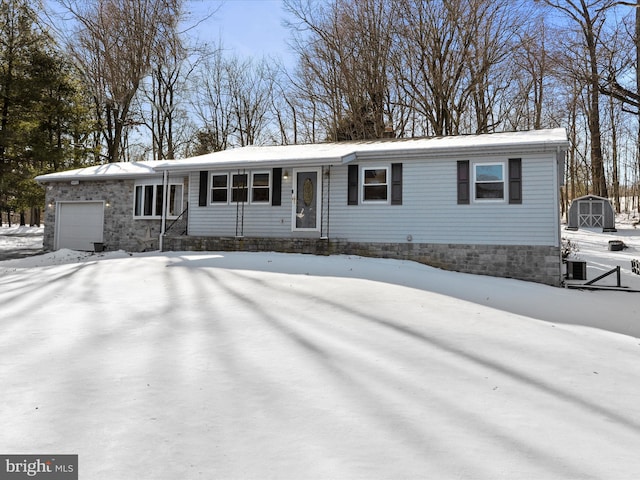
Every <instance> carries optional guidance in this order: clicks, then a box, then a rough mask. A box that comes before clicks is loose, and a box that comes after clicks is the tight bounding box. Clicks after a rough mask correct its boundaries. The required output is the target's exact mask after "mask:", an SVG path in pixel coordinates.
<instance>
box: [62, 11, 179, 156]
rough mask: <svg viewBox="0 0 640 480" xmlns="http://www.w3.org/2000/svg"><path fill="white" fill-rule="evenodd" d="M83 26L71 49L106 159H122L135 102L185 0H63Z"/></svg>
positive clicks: (75, 35) (78, 30) (173, 30)
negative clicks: (87, 90)
mask: <svg viewBox="0 0 640 480" xmlns="http://www.w3.org/2000/svg"><path fill="white" fill-rule="evenodd" d="M59 2H60V3H61V4H62V5H63V6H64V7H66V9H67V10H68V11H69V12H71V13H72V15H73V17H74V19H75V20H76V21H77V24H76V25H77V28H76V29H75V30H74V34H73V36H72V37H71V39H70V44H71V51H72V52H73V54H74V56H75V58H76V60H77V61H78V64H79V66H80V68H81V70H82V72H83V74H84V78H85V81H86V82H87V84H88V85H89V86H90V89H91V92H92V95H93V97H94V103H95V109H96V111H95V113H96V117H97V118H98V120H99V126H100V131H101V134H102V140H103V141H104V142H105V145H106V160H107V161H108V162H115V161H119V160H120V159H121V158H122V157H123V144H124V140H125V138H126V133H127V130H128V128H129V127H131V126H132V123H133V122H132V120H133V116H132V112H131V108H132V104H133V101H134V98H135V96H136V94H137V93H138V90H139V88H140V86H141V83H142V81H143V79H144V78H145V77H147V76H148V75H149V74H150V73H151V70H152V65H153V63H154V61H155V60H156V59H157V58H158V55H159V54H160V52H164V51H166V48H165V44H166V42H167V40H168V39H172V38H174V36H175V30H176V25H177V22H178V19H179V14H180V4H181V0H160V1H156V0H59Z"/></svg>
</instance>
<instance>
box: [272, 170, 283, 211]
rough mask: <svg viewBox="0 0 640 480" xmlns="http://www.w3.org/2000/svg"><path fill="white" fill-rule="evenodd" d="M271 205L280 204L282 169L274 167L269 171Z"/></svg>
mask: <svg viewBox="0 0 640 480" xmlns="http://www.w3.org/2000/svg"><path fill="white" fill-rule="evenodd" d="M271 205H273V206H274V207H277V206H280V205H282V169H281V168H274V169H273V171H272V172H271Z"/></svg>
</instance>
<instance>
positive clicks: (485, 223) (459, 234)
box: [189, 151, 560, 246]
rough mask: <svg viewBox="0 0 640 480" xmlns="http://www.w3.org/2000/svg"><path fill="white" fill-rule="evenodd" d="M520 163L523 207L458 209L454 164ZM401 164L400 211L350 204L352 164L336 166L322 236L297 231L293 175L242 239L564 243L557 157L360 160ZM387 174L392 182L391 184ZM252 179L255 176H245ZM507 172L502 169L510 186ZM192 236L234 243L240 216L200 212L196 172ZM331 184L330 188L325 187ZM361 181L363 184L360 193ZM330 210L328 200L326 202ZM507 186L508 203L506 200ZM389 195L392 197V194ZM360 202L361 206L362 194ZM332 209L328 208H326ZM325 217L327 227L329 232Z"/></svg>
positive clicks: (232, 210)
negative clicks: (275, 201) (279, 200)
mask: <svg viewBox="0 0 640 480" xmlns="http://www.w3.org/2000/svg"><path fill="white" fill-rule="evenodd" d="M513 157H518V158H522V198H523V201H522V204H518V205H510V204H509V203H508V202H506V201H501V202H495V201H494V202H491V201H488V202H473V201H472V203H471V204H469V205H458V203H457V168H456V165H457V160H469V161H470V165H471V168H473V165H474V164H476V163H489V164H491V163H497V162H499V163H504V164H505V165H506V164H508V159H509V158H513ZM393 163H402V165H403V175H402V178H403V185H402V191H403V198H402V205H391V204H389V203H388V202H378V203H376V202H362V203H360V204H359V205H347V185H348V183H347V171H348V166H347V165H339V166H332V167H331V172H330V174H329V175H326V171H325V172H323V175H322V178H323V180H322V182H323V183H322V191H323V194H322V197H323V199H324V200H323V201H324V203H323V206H322V209H323V211H322V219H323V221H322V228H321V232H295V231H294V232H292V229H291V221H292V220H291V216H292V215H291V212H292V206H291V202H290V201H287V198H288V195H287V193H284V192H291V189H292V176H290V177H289V178H288V179H285V178H283V179H282V192H283V201H282V205H281V206H272V205H270V204H251V203H245V204H244V210H243V214H242V215H243V220H242V229H241V233H242V235H244V236H246V237H251V236H253V237H260V236H262V237H280V238H296V237H313V236H315V237H316V238H317V237H319V236H320V235H327V234H328V237H329V238H330V239H342V240H347V241H352V242H389V243H395V242H397V243H407V241H408V240H407V238H408V237H409V236H410V238H411V241H412V242H413V243H441V244H446V243H451V244H488V245H489V244H490V245H551V246H557V245H558V244H559V237H560V235H559V218H558V207H557V205H558V193H557V190H558V188H559V186H558V183H557V177H556V175H557V165H556V154H555V152H550V153H545V154H536V155H524V154H523V152H518V151H514V152H511V153H510V154H509V155H504V156H501V157H495V156H493V157H481V156H472V155H465V156H462V157H460V158H457V157H455V156H449V157H448V158H442V159H437V158H435V159H434V158H429V159H424V160H421V159H419V158H416V157H412V158H403V157H402V156H400V155H396V156H390V155H388V154H387V155H385V156H384V157H382V156H381V157H380V158H377V159H372V160H371V161H358V164H359V167H360V172H362V168H373V169H376V168H379V167H380V165H389V166H390V165H391V164H393ZM390 172H391V170H390V169H389V171H388V173H387V183H389V182H390V180H391V179H390ZM247 173H248V174H250V173H251V172H247ZM507 174H508V173H507V171H506V167H505V171H504V175H505V183H506V176H507ZM190 180H191V185H193V188H192V189H191V192H190V205H192V207H191V208H190V209H189V234H190V235H204V236H234V235H235V234H236V232H237V231H238V230H237V228H236V226H237V221H236V219H237V218H238V216H237V215H240V212H242V206H241V205H240V206H239V205H238V204H236V203H235V202H230V203H229V205H226V206H223V207H213V206H208V207H198V206H197V205H198V188H197V185H198V181H199V179H198V173H197V172H194V173H193V174H192V175H191V178H190ZM329 181H330V182H331V185H330V188H329V186H328V182H329ZM362 184H363V180H362V178H360V179H359V186H360V188H362ZM329 192H330V196H331V198H330V199H329V203H328V204H327V197H328V195H329ZM507 193H508V192H507V191H506V187H505V197H506V195H507ZM388 195H390V194H388ZM359 198H360V199H362V192H360V195H359ZM327 207H328V208H327ZM327 212H328V215H329V225H328V226H327Z"/></svg>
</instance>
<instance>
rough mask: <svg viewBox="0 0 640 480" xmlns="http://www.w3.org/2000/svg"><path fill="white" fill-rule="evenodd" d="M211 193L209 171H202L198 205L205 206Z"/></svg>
mask: <svg viewBox="0 0 640 480" xmlns="http://www.w3.org/2000/svg"><path fill="white" fill-rule="evenodd" d="M208 194H209V172H206V171H201V172H200V188H199V190H198V206H200V207H205V206H206V205H207V196H208Z"/></svg>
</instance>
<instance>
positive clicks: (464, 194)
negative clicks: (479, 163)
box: [458, 160, 470, 205]
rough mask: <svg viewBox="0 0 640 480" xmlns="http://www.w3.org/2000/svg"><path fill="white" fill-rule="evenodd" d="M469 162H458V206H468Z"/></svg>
mask: <svg viewBox="0 0 640 480" xmlns="http://www.w3.org/2000/svg"><path fill="white" fill-rule="evenodd" d="M469 190H470V182H469V160H460V161H458V205H468V204H469V197H470V195H469Z"/></svg>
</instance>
